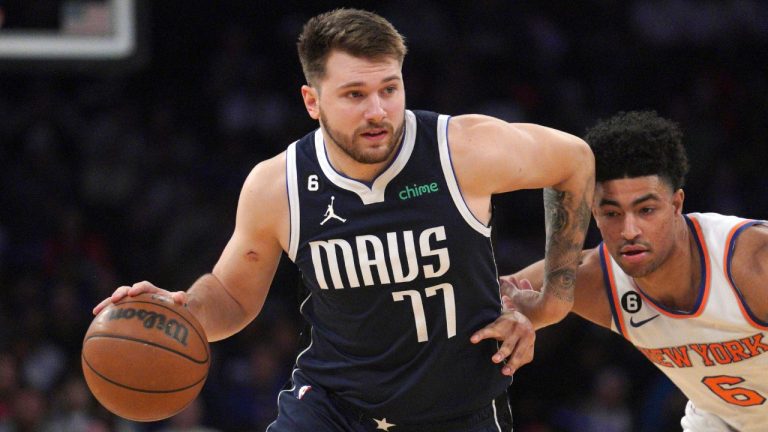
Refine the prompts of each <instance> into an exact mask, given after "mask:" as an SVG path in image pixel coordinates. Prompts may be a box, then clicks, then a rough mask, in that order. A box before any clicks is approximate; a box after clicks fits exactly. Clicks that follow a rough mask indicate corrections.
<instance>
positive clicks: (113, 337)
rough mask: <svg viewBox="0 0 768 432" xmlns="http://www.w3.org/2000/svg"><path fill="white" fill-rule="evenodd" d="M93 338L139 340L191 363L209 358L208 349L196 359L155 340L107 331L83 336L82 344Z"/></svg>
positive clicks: (206, 360) (205, 360) (202, 361)
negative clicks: (202, 357) (201, 357)
mask: <svg viewBox="0 0 768 432" xmlns="http://www.w3.org/2000/svg"><path fill="white" fill-rule="evenodd" d="M94 338H107V339H125V340H129V341H132V342H140V343H143V344H147V345H151V346H153V347H157V348H160V349H163V350H165V351H168V352H172V353H174V354H178V355H179V356H181V357H184V358H185V359H187V360H189V361H191V362H193V363H197V364H206V363H208V359H209V358H210V356H209V355H208V350H206V351H205V354H206V357H205V359H203V360H197V359H195V358H193V357H190V356H189V355H187V354H184V353H183V352H181V351H177V350H175V349H171V348H168V347H166V346H164V345H160V344H158V343H156V342H151V341H148V340H146V339H139V338H134V337H130V336H122V335H113V334H109V333H94V334H92V335H90V336H88V337H87V338H85V341H83V344H85V342H88V340H90V339H94Z"/></svg>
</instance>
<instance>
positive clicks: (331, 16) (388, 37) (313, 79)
mask: <svg viewBox="0 0 768 432" xmlns="http://www.w3.org/2000/svg"><path fill="white" fill-rule="evenodd" d="M297 47H298V51H299V60H300V61H301V68H302V70H303V71H304V78H305V79H306V80H307V83H308V84H309V85H311V86H314V85H317V83H318V82H319V81H321V80H322V79H323V78H324V77H325V64H326V61H327V60H328V56H329V55H330V54H331V52H332V51H333V50H339V51H343V52H345V53H347V54H349V55H352V56H354V57H360V58H365V59H374V60H375V59H381V58H387V57H391V58H394V59H396V60H397V61H398V62H399V63H400V64H401V65H402V64H403V59H404V58H405V54H406V52H407V48H406V46H405V40H404V38H403V36H402V35H401V34H400V33H399V32H398V31H397V30H396V29H395V27H394V26H393V25H392V24H391V23H390V22H389V21H387V20H386V19H384V18H382V17H381V16H379V15H376V14H375V13H372V12H368V11H364V10H359V9H349V8H341V9H335V10H333V11H330V12H325V13H323V14H320V15H317V16H315V17H313V18H311V19H310V20H309V21H307V23H306V24H304V29H303V30H302V32H301V35H300V36H299V41H298V43H297Z"/></svg>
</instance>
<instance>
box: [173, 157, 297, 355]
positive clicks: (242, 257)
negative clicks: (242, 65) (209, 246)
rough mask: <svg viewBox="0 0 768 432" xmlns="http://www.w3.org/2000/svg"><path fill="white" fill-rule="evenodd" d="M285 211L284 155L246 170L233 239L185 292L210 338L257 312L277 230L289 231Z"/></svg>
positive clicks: (270, 272)
mask: <svg viewBox="0 0 768 432" xmlns="http://www.w3.org/2000/svg"><path fill="white" fill-rule="evenodd" d="M287 215H288V201H287V196H286V192H285V154H284V153H283V154H281V155H280V156H277V157H275V158H272V159H270V160H267V161H264V162H262V163H260V164H258V165H257V166H256V167H255V168H254V169H253V171H251V173H250V174H249V176H248V178H247V179H246V180H245V183H244V185H243V188H242V191H241V193H240V199H239V202H238V206H237V217H236V222H235V230H234V232H233V234H232V237H231V238H230V239H229V242H228V243H227V245H226V246H225V247H224V251H223V252H222V254H221V256H220V257H219V260H218V262H217V263H216V265H215V266H214V268H213V271H212V273H210V274H207V275H204V276H203V277H201V278H200V279H198V280H197V281H196V282H195V283H194V284H193V285H192V287H190V288H189V290H187V298H188V305H189V307H190V308H191V310H192V312H193V313H194V314H195V316H196V317H197V318H198V319H199V320H200V322H201V324H203V327H204V328H205V330H206V334H207V335H208V339H209V340H211V341H214V340H220V339H224V338H226V337H228V336H230V335H232V334H234V333H237V332H238V331H240V330H241V329H242V328H243V327H245V326H246V325H248V323H250V322H251V321H252V320H253V319H254V318H255V317H256V316H257V315H258V313H259V312H260V311H261V308H262V306H263V305H264V301H265V299H266V297H267V293H268V291H269V287H270V285H271V283H272V279H273V278H274V276H275V271H276V270H277V266H278V264H279V261H280V256H281V253H282V250H283V249H282V246H281V241H280V238H281V234H285V233H287V232H288V229H289V228H288V226H287V225H286V223H287V221H288V217H287ZM285 235H286V236H287V234H285Z"/></svg>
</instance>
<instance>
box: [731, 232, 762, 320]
mask: <svg viewBox="0 0 768 432" xmlns="http://www.w3.org/2000/svg"><path fill="white" fill-rule="evenodd" d="M764 224H765V222H764V221H752V222H748V223H746V224H744V225H742V226H741V227H739V228H738V229H737V230H736V232H734V233H733V236H732V237H731V241H730V242H729V243H728V245H727V249H726V250H727V251H728V252H727V253H726V256H725V269H726V273H727V274H728V281H729V282H730V283H731V286H732V287H733V290H734V292H735V293H736V295H737V296H738V297H739V301H740V302H741V304H742V306H743V307H744V311H745V312H746V313H747V315H749V318H751V319H752V321H754V322H756V323H757V324H759V325H761V326H763V327H768V321H763V320H761V319H760V318H758V317H757V316H756V315H755V314H754V313H753V312H752V310H751V309H749V305H747V302H746V299H745V298H744V296H743V295H742V294H741V290H739V288H738V287H737V286H736V282H734V281H733V274H732V273H731V263H732V261H733V252H734V251H735V250H736V239H737V238H738V237H739V235H741V233H742V232H744V230H745V229H747V228H749V227H752V226H755V225H764Z"/></svg>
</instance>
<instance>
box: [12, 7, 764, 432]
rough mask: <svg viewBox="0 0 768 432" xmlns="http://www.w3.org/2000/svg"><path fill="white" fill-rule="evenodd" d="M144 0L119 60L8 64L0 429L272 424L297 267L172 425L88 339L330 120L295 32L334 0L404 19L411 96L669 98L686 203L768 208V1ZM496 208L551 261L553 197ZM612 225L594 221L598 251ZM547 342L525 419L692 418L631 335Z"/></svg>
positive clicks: (566, 116)
mask: <svg viewBox="0 0 768 432" xmlns="http://www.w3.org/2000/svg"><path fill="white" fill-rule="evenodd" d="M59 3H61V2H60V1H58V2H57V1H50V0H35V1H17V2H12V1H3V0H0V7H2V6H3V4H5V5H6V8H5V14H4V17H5V24H6V28H5V29H0V38H1V37H2V36H3V32H4V31H10V30H9V29H12V28H13V25H14V23H17V22H20V20H26V22H27V23H32V24H35V23H37V24H40V25H45V21H46V20H49V21H51V20H52V21H55V20H56V17H57V15H56V14H55V13H53V14H51V12H50V11H51V10H52V9H54V10H55V8H56V7H57V5H58V4H59ZM139 4H140V5H141V6H142V10H143V11H144V15H143V16H144V18H145V19H144V21H143V23H142V28H143V30H144V32H145V33H144V36H145V38H144V42H143V43H144V45H143V50H144V53H143V55H142V56H140V58H139V59H138V60H137V61H134V62H131V63H130V64H126V65H125V66H124V67H103V66H104V65H97V66H93V67H90V68H89V67H85V68H83V67H81V68H65V67H58V66H57V65H56V64H55V63H53V64H51V63H45V62H44V63H42V64H41V65H31V64H22V65H21V66H20V65H19V64H17V63H14V62H7V61H5V60H3V59H0V164H1V166H2V169H0V185H1V188H0V432H19V431H46V432H47V431H77V432H82V431H88V432H103V431H121V432H123V431H125V432H141V431H163V432H169V431H262V430H264V428H265V427H266V425H267V424H268V423H269V422H271V420H272V419H273V418H274V416H275V408H276V395H277V392H278V390H279V389H280V388H281V386H282V385H283V384H284V382H285V380H286V379H287V376H288V372H289V370H290V368H291V366H292V364H293V360H294V357H295V355H296V353H297V346H296V343H297V337H298V334H299V332H300V329H301V321H300V317H299V315H298V313H297V306H298V304H297V297H296V292H297V284H298V277H297V274H296V272H295V270H294V269H293V267H292V265H291V264H290V263H289V262H285V260H284V262H283V263H281V266H280V269H279V271H278V275H277V277H276V279H275V283H274V285H273V287H272V289H271V292H270V296H269V300H268V302H267V305H266V306H265V307H264V311H263V312H262V314H261V315H260V316H259V317H258V318H257V320H256V321H254V322H253V323H252V324H251V325H250V326H249V327H247V328H246V329H245V330H244V331H243V332H241V333H239V334H238V335H236V336H234V337H232V338H230V339H228V340H226V341H222V342H217V343H214V344H212V351H213V361H212V367H211V371H210V376H209V378H208V381H207V383H206V385H205V388H204V390H203V392H202V394H201V395H200V397H199V398H198V400H197V401H196V402H195V404H194V405H192V406H191V407H190V408H189V409H188V410H186V411H184V412H183V413H181V414H179V415H178V416H176V417H174V418H172V419H169V420H167V421H163V422H157V423H150V424H140V423H132V422H128V421H124V420H121V419H119V418H116V417H115V416H113V415H111V414H110V413H108V412H107V411H105V410H104V409H103V408H101V407H100V405H99V404H98V403H97V402H96V401H95V400H94V399H93V398H92V397H91V395H90V393H89V391H88V390H87V388H86V387H85V385H84V382H83V378H82V373H81V369H80V358H79V355H80V348H81V344H82V338H83V335H84V334H85V331H86V329H87V327H88V325H89V324H90V321H91V319H92V315H91V312H90V311H91V308H92V307H93V306H94V305H95V304H96V303H98V302H99V301H100V300H101V299H103V298H105V297H106V296H107V295H108V294H109V293H111V292H112V291H113V290H114V288H116V287H117V286H119V285H122V284H130V283H133V282H137V281H140V280H150V281H152V282H154V283H155V284H157V285H159V286H161V287H164V288H167V289H169V290H179V289H186V288H187V287H188V286H189V284H191V283H192V282H193V281H194V280H195V279H196V278H197V277H198V276H199V275H200V274H202V273H203V272H206V271H209V270H210V269H211V268H212V266H213V264H214V263H215V261H216V259H217V258H218V254H219V252H220V251H221V250H222V248H223V246H224V245H225V243H226V241H227V240H228V238H229V235H230V234H231V230H232V228H233V225H234V211H235V208H236V204H237V198H238V194H239V190H240V186H241V184H242V182H243V180H244V179H245V176H246V175H247V173H248V172H249V171H250V169H251V168H252V167H253V166H254V165H255V164H257V163H258V162H259V161H261V160H263V159H264V158H267V157H270V156H272V155H274V154H276V153H278V152H280V151H282V150H283V149H284V148H285V147H286V145H287V144H288V143H290V142H291V141H293V140H295V139H297V138H299V137H301V136H302V135H304V134H305V133H307V132H308V131H310V130H312V129H313V128H315V127H316V125H315V124H314V123H313V122H312V121H311V120H310V119H309V117H308V116H307V115H306V112H305V110H304V108H303V105H302V103H301V98H300V94H299V87H300V85H301V84H302V83H303V77H302V75H301V69H300V66H299V62H298V60H297V56H296V52H295V41H296V37H297V35H298V33H299V31H300V28H301V25H302V24H303V22H304V21H305V20H306V19H307V18H309V17H310V16H312V15H314V14H316V13H318V12H321V11H325V10H328V9H331V8H334V7H338V6H357V7H363V8H367V9H370V10H374V11H376V12H379V13H381V14H382V15H384V16H385V17H387V18H389V19H390V20H391V21H392V22H393V23H394V24H395V26H396V27H397V28H398V29H399V30H400V31H401V32H402V33H403V34H404V35H405V36H406V38H407V41H408V45H409V48H410V53H409V55H408V57H407V58H406V62H405V66H404V74H405V84H406V89H407V99H408V106H409V107H410V108H419V109H431V110H435V111H438V112H442V113H447V114H462V113H470V112H478V113H485V114H491V115H495V116H498V117H501V118H504V119H506V120H509V121H522V122H534V123H541V124H544V125H548V126H552V127H555V128H559V129H562V130H565V131H568V132H571V133H574V134H577V135H583V133H584V131H585V129H586V128H587V127H588V126H590V125H591V124H593V123H594V122H595V121H596V120H597V119H599V118H605V117H607V116H610V115H612V114H613V113H615V112H616V111H619V110H632V109H654V110H656V111H658V112H659V113H660V114H661V115H663V116H665V117H669V118H671V119H673V120H675V121H677V122H678V123H679V124H680V125H681V126H682V128H683V130H684V132H685V135H686V141H685V142H686V147H687V149H688V152H689V156H690V159H691V173H690V175H689V178H688V184H687V185H686V188H685V189H686V210H687V211H716V212H721V213H726V214H737V215H741V216H745V217H752V218H763V219H765V218H768V176H766V174H765V167H766V164H767V163H768V122H767V121H766V119H768V3H766V2H764V1H760V0H710V1H706V0H701V1H693V0H621V1H619V0H584V1H577V2H573V1H547V2H534V1H513V0H477V1H471V2H469V1H467V2H464V1H445V0H443V1H431V0H430V1H428V0H420V1H413V0H392V1H387V2H363V1H358V2H352V1H348V2H343V1H329V0H313V1H311V2H303V1H295V0H283V1H280V2H272V1H255V0H237V1H235V0H223V1H216V2H207V1H194V0H193V1H184V2H182V1H176V0H163V1H156V2H146V1H140V2H139ZM19 5H21V6H23V7H19ZM12 12H14V13H12ZM2 17H3V14H2V13H0V22H2V20H3V18H2ZM22 63H23V62H22ZM495 204H496V211H497V234H498V242H499V245H498V249H497V252H498V260H499V268H500V271H501V272H503V273H508V272H512V271H514V270H516V269H518V268H520V267H522V266H525V265H527V264H529V263H531V262H533V261H534V260H537V259H539V258H540V257H541V256H542V255H543V239H544V229H543V206H542V202H541V192H540V191H523V192H519V193H514V194H510V195H506V196H502V197H499V198H498V199H497V200H496V203H495ZM598 241H599V238H598V235H597V233H596V231H595V229H594V227H592V228H591V231H590V235H589V238H588V240H587V243H588V246H594V245H595V244H596V243H597V242H598ZM536 348H537V352H536V358H535V360H534V362H533V363H532V364H529V365H527V366H525V367H523V368H522V369H521V370H520V371H519V372H518V373H517V375H516V378H515V383H514V385H513V386H512V388H511V389H510V393H511V395H512V398H513V412H514V416H515V430H516V431H519V432H553V431H566V432H572V431H573V432H576V431H579V432H581V431H605V432H613V431H616V432H620V431H627V432H629V431H634V432H646V431H647V432H650V431H656V432H657V431H676V430H680V428H679V423H678V421H679V417H680V416H681V414H682V410H683V406H684V403H685V399H684V398H683V397H682V395H681V394H680V393H679V392H678V391H677V390H676V389H675V388H674V387H672V385H671V384H670V383H669V382H668V381H667V380H666V379H665V378H663V377H662V376H661V374H660V373H659V372H658V371H657V370H656V369H655V368H654V367H653V366H651V364H650V362H648V361H647V360H646V359H644V358H643V357H642V355H641V354H640V353H638V352H636V351H634V350H633V349H632V348H631V347H630V346H629V344H628V343H626V342H625V341H623V340H622V339H621V338H620V337H619V336H618V335H615V334H612V333H610V332H609V331H607V330H604V329H600V328H597V327H593V326H591V325H589V324H586V323H585V322H584V321H581V320H580V319H578V318H576V317H569V318H567V319H566V320H565V321H564V322H563V323H561V324H559V325H557V326H555V327H551V328H547V329H544V330H542V331H540V332H539V334H538V337H537V343H536Z"/></svg>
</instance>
